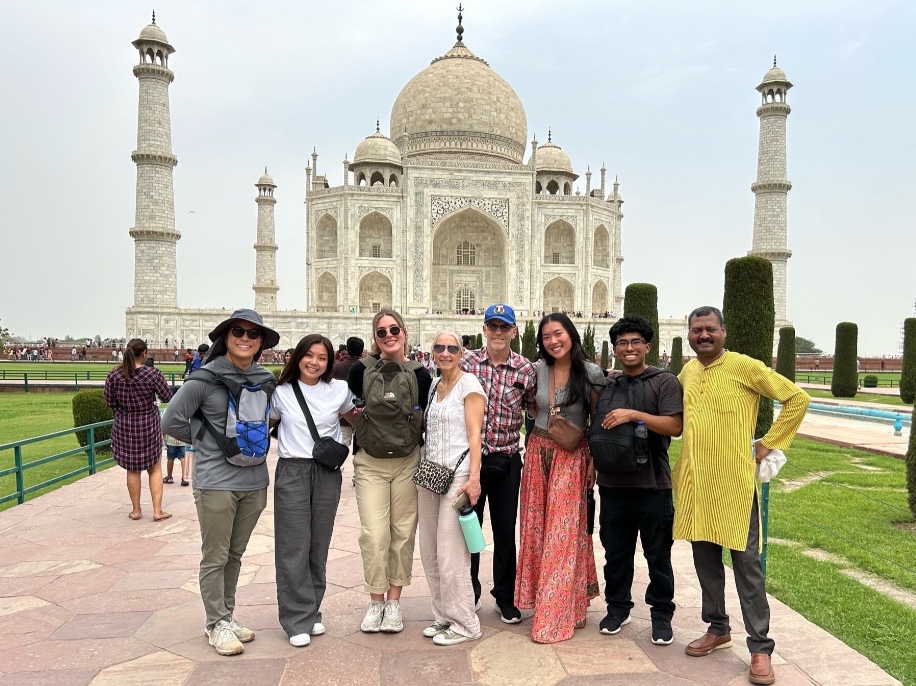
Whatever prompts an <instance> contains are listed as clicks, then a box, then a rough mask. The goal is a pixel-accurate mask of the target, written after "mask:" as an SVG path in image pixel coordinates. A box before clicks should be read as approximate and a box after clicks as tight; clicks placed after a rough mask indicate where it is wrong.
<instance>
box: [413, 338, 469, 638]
mask: <svg viewBox="0 0 916 686" xmlns="http://www.w3.org/2000/svg"><path fill="white" fill-rule="evenodd" d="M463 354H464V348H462V346H461V338H460V337H459V336H458V335H457V334H454V333H451V332H440V333H439V334H437V335H436V338H435V342H434V344H433V352H432V356H433V359H434V361H435V363H436V366H437V367H439V369H440V370H441V371H442V376H441V377H439V378H438V379H437V380H436V381H435V382H433V388H432V390H431V392H430V398H429V404H428V405H427V415H426V444H425V451H426V452H425V454H426V459H427V460H431V461H432V462H435V463H436V464H439V465H442V466H444V467H447V468H449V469H453V470H455V478H454V479H453V480H452V485H451V487H450V488H449V490H448V492H447V493H446V494H445V495H437V494H436V493H433V492H432V491H429V490H427V489H425V488H421V487H419V486H418V487H417V491H418V510H419V519H420V530H419V539H420V558H421V559H422V560H423V570H424V572H425V574H426V581H427V583H428V584H429V590H430V595H432V610H433V623H432V624H431V625H430V626H428V627H427V628H426V629H424V630H423V635H424V636H426V637H431V638H432V639H433V643H435V644H436V645H446V646H447V645H455V644H458V643H463V642H465V641H473V640H475V639H478V638H480V637H481V631H480V621H479V620H478V619H477V615H476V613H475V611H474V589H473V588H472V587H471V576H470V574H469V573H468V570H469V569H470V566H471V554H470V553H469V552H468V548H467V545H466V544H465V542H464V536H463V535H462V533H461V525H460V524H459V523H458V513H457V512H456V511H455V509H454V508H453V507H452V503H453V502H454V501H455V499H456V498H457V497H458V496H459V495H461V494H462V493H466V494H467V495H468V498H469V499H470V502H471V505H475V504H476V503H477V499H478V498H479V497H480V449H481V436H480V432H481V426H482V425H483V411H484V403H485V396H484V392H483V388H482V387H481V385H480V381H478V380H477V377H476V376H474V375H473V374H466V373H465V372H463V371H461V370H460V369H459V368H458V361H459V360H460V359H461V357H462V355H463ZM459 460H460V463H459ZM456 467H457V468H456Z"/></svg>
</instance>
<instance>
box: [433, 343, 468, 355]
mask: <svg viewBox="0 0 916 686" xmlns="http://www.w3.org/2000/svg"><path fill="white" fill-rule="evenodd" d="M446 350H448V351H449V353H451V354H452V355H457V354H458V353H459V352H461V348H459V347H458V346H457V345H443V344H442V343H436V344H435V345H434V346H433V352H434V353H439V354H440V355H441V354H442V353H444V352H445V351H446Z"/></svg>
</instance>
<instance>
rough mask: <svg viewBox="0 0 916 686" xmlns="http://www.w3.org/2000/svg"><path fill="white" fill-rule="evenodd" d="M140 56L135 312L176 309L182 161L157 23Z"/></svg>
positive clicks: (140, 42) (145, 35)
mask: <svg viewBox="0 0 916 686" xmlns="http://www.w3.org/2000/svg"><path fill="white" fill-rule="evenodd" d="M133 46H134V47H135V48H137V50H138V51H139V53H140V62H139V64H137V65H136V66H135V67H134V76H136V77H137V80H138V81H139V82H140V105H139V115H138V117H137V149H136V150H134V152H133V154H132V155H131V159H132V160H133V161H134V163H135V164H136V165H137V209H136V220H135V224H134V227H133V228H132V229H131V230H130V235H131V238H133V239H134V307H140V308H149V307H152V308H158V307H164V308H177V307H178V269H177V265H176V260H175V254H176V244H177V242H178V239H179V238H181V234H180V233H178V231H177V230H176V229H175V195H174V190H173V184H172V170H173V169H174V168H175V166H176V165H177V164H178V158H177V157H175V155H173V154H172V126H171V118H170V115H169V84H170V83H172V81H173V80H174V78H175V74H173V73H172V72H171V70H170V69H169V68H168V64H169V55H171V54H172V53H173V52H175V48H173V47H172V46H171V45H169V41H168V39H167V38H166V37H165V33H164V32H163V31H162V29H160V28H159V27H158V26H156V13H155V12H154V13H153V21H152V23H151V24H150V25H149V26H147V27H146V28H144V29H143V30H142V31H141V32H140V37H139V38H137V40H135V41H134V42H133Z"/></svg>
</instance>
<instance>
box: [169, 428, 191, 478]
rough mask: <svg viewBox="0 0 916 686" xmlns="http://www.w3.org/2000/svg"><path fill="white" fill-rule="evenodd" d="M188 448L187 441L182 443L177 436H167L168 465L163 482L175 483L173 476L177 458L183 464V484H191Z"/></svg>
mask: <svg viewBox="0 0 916 686" xmlns="http://www.w3.org/2000/svg"><path fill="white" fill-rule="evenodd" d="M185 448H187V444H186V443H182V442H181V441H179V440H178V439H177V438H172V437H171V436H169V435H167V434H166V436H165V457H166V466H165V476H164V477H162V483H164V484H173V483H175V479H174V477H172V471H173V470H174V468H175V460H178V463H179V464H180V465H181V485H182V486H189V485H190V483H191V482H190V481H188V463H187V454H186V452H185Z"/></svg>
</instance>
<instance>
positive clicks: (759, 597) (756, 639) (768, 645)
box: [693, 493, 776, 655]
mask: <svg viewBox="0 0 916 686" xmlns="http://www.w3.org/2000/svg"><path fill="white" fill-rule="evenodd" d="M759 540H760V527H759V515H758V509H757V494H756V493H754V501H753V503H752V505H751V521H750V523H749V526H748V534H747V545H746V546H745V548H744V550H729V552H730V553H731V557H732V569H733V570H734V572H735V587H736V588H737V589H738V600H739V601H740V603H741V615H742V617H743V619H744V630H745V631H747V648H748V650H749V651H750V652H752V653H766V654H767V655H770V654H772V653H773V648H775V646H776V643H775V642H774V641H773V639H772V638H769V636H768V635H767V634H768V633H769V631H770V604H769V602H768V601H767V592H766V584H765V580H764V578H763V568H762V566H761V564H760V551H759V550H758V546H759ZM693 564H694V566H695V567H696V569H697V579H699V581H700V588H701V589H702V591H703V615H702V616H703V621H704V622H706V623H708V624H709V633H711V634H716V635H717V636H724V635H725V634H727V633H730V632H731V626H730V625H729V623H728V614H727V613H726V612H725V565H724V564H723V563H722V546H720V545H718V544H716V543H710V542H708V541H694V542H693Z"/></svg>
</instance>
